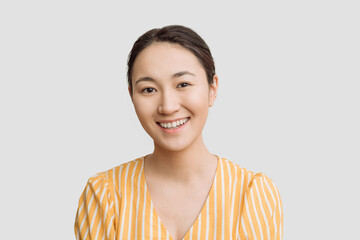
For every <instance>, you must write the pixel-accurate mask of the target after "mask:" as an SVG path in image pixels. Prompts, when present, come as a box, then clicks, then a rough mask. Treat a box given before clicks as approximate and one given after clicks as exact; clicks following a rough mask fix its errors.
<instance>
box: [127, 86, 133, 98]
mask: <svg viewBox="0 0 360 240" xmlns="http://www.w3.org/2000/svg"><path fill="white" fill-rule="evenodd" d="M128 91H129V95H130V98H131V101H132V102H133V97H132V94H131V89H130V86H128Z"/></svg>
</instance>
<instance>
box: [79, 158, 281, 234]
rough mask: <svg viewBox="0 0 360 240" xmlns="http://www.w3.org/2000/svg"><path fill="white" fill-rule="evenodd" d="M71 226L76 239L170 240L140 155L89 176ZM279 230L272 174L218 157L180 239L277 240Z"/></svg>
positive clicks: (279, 205) (276, 191)
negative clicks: (205, 192)
mask: <svg viewBox="0 0 360 240" xmlns="http://www.w3.org/2000/svg"><path fill="white" fill-rule="evenodd" d="M74 228H75V236H76V239H78V240H93V239H105V240H110V239H111V240H125V239H126V240H133V239H135V240H145V239H158V240H174V238H172V236H171V234H172V233H171V232H168V230H167V229H166V228H165V226H164V224H163V223H162V221H161V216H159V215H158V214H157V212H156V209H155V207H154V205H153V202H152V201H151V199H150V195H149V193H148V189H147V186H146V182H145V177H144V157H141V158H138V159H136V160H133V161H130V162H127V163H124V164H122V165H120V166H118V167H115V168H113V169H110V170H108V171H106V172H102V173H99V174H97V175H95V176H93V177H91V178H89V180H88V182H87V185H86V187H85V189H84V191H83V193H82V194H81V196H80V199H79V205H78V210H77V213H76V217H75V225H74ZM282 235H283V212H282V205H281V199H280V195H279V191H278V189H277V187H276V186H275V184H274V183H273V182H272V181H271V179H269V178H268V177H267V176H265V175H264V174H262V173H258V174H254V173H253V172H251V171H248V170H246V169H244V168H241V167H240V166H238V165H237V164H234V163H233V162H231V161H229V160H227V159H225V158H219V157H218V165H217V169H216V173H215V176H214V179H213V184H212V186H211V189H210V192H209V195H208V197H207V200H206V201H205V203H204V206H203V207H202V210H201V212H200V213H199V215H198V216H197V218H196V219H195V221H194V222H193V225H192V226H191V227H190V228H189V229H188V231H187V233H186V234H185V236H183V238H182V239H183V240H210V239H211V240H228V239H241V240H243V239H249V240H250V239H259V240H260V239H261V240H262V239H266V240H273V239H274V240H278V239H282Z"/></svg>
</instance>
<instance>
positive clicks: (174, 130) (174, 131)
mask: <svg viewBox="0 0 360 240" xmlns="http://www.w3.org/2000/svg"><path fill="white" fill-rule="evenodd" d="M189 121H190V119H189V120H187V121H186V123H184V124H183V125H181V126H179V127H177V128H172V129H170V128H163V127H162V126H160V125H159V124H158V126H159V127H160V128H161V130H163V131H164V132H166V133H178V132H180V131H181V130H182V129H183V128H184V127H185V126H186V125H187V124H188V122H189Z"/></svg>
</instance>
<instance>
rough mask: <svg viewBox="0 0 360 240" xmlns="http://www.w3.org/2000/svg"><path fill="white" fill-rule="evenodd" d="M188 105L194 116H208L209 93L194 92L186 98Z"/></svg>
mask: <svg viewBox="0 0 360 240" xmlns="http://www.w3.org/2000/svg"><path fill="white" fill-rule="evenodd" d="M186 101H187V105H188V106H189V107H190V108H191V109H192V111H193V112H194V114H207V112H208V109H209V95H208V92H207V91H196V92H195V91H194V92H193V93H192V94H191V95H188V96H187V98H186Z"/></svg>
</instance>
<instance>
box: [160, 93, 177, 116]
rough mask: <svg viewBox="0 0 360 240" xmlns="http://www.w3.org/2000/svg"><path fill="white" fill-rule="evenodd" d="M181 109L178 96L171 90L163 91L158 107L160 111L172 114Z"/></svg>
mask: <svg viewBox="0 0 360 240" xmlns="http://www.w3.org/2000/svg"><path fill="white" fill-rule="evenodd" d="M179 110H180V103H179V99H178V98H177V96H176V95H175V94H174V93H173V92H171V91H166V92H163V93H162V96H161V99H160V103H159V107H158V111H159V113H160V114H166V115H171V114H172V113H175V112H177V111H179Z"/></svg>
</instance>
